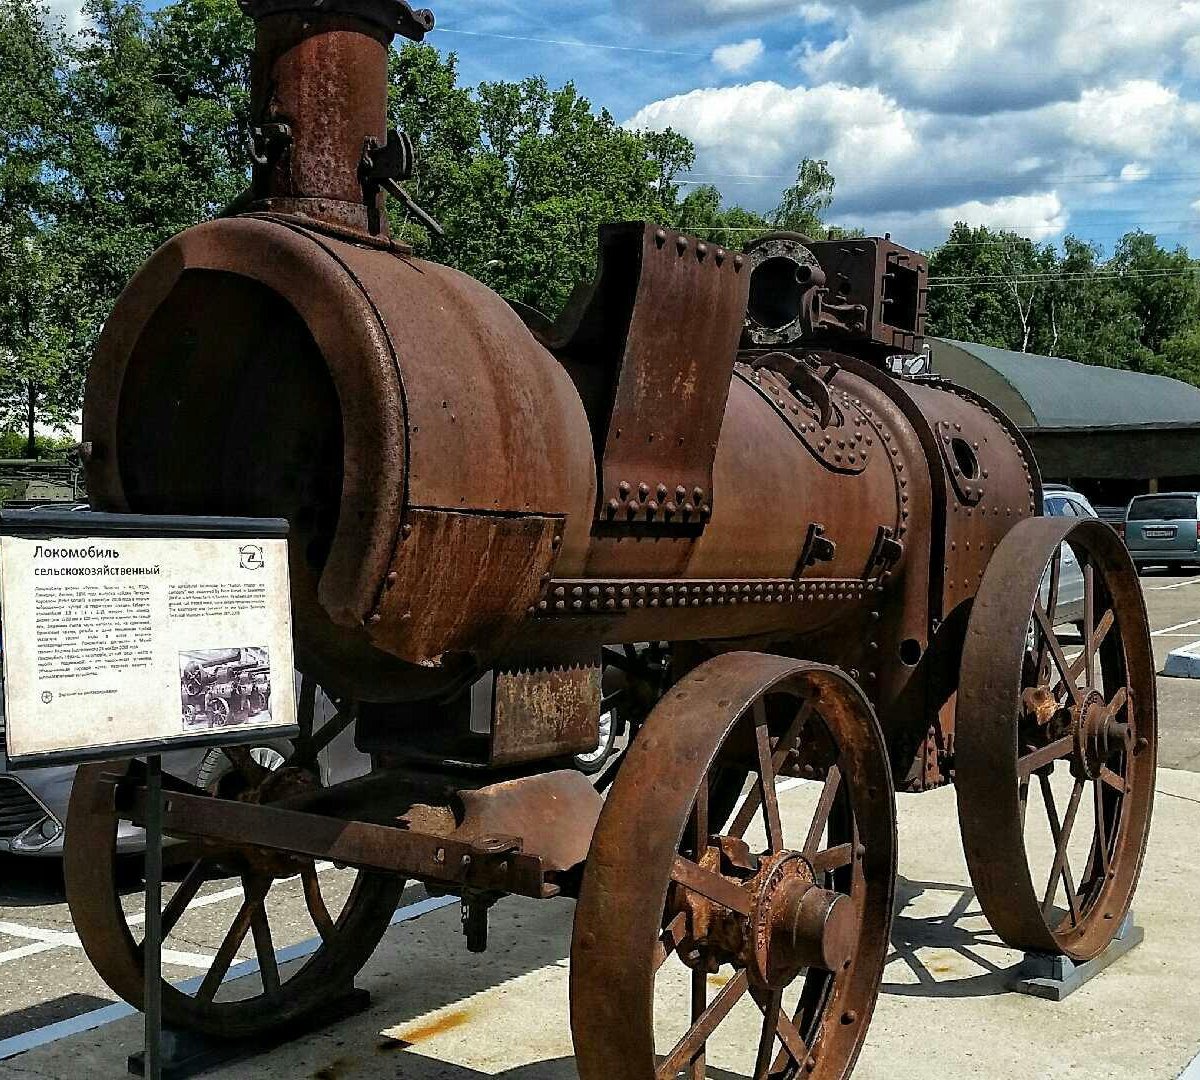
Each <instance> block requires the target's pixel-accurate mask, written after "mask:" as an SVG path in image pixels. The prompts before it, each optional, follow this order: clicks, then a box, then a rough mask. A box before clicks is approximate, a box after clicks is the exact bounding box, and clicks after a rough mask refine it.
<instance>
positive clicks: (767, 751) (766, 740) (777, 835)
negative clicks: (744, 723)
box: [754, 698, 783, 852]
mask: <svg viewBox="0 0 1200 1080" xmlns="http://www.w3.org/2000/svg"><path fill="white" fill-rule="evenodd" d="M754 719H755V727H754V738H755V741H756V742H757V746H758V786H759V788H760V789H761V794H760V797H761V798H762V804H763V817H764V819H765V823H766V830H767V849H768V850H769V851H771V852H778V851H782V850H783V825H782V824H781V823H780V821H779V796H778V795H777V794H776V792H775V770H774V768H773V767H772V761H771V735H770V732H769V731H768V730H767V709H766V702H765V699H763V698H759V699H758V701H756V702H755V703H754Z"/></svg>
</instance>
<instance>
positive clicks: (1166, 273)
mask: <svg viewBox="0 0 1200 1080" xmlns="http://www.w3.org/2000/svg"><path fill="white" fill-rule="evenodd" d="M1195 274H1200V266H1194V267H1190V268H1188V269H1175V270H1118V271H1112V272H1107V271H1103V270H1100V271H1089V272H1086V273H1069V274H1061V273H1060V274H1022V275H1019V276H1015V277H969V276H966V277H940V278H930V279H929V287H930V288H931V289H952V288H956V287H959V286H964V285H1036V284H1038V283H1039V282H1043V281H1119V280H1121V279H1122V278H1169V277H1191V276H1193V275H1195Z"/></svg>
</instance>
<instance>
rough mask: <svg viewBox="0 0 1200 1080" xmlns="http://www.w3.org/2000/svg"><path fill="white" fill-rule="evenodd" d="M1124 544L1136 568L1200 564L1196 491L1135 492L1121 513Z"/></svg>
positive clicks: (1199, 497) (1199, 500)
mask: <svg viewBox="0 0 1200 1080" xmlns="http://www.w3.org/2000/svg"><path fill="white" fill-rule="evenodd" d="M1125 543H1126V544H1127V545H1128V546H1129V553H1130V554H1131V555H1132V556H1133V561H1134V563H1136V564H1137V568H1138V570H1139V571H1141V570H1144V569H1145V568H1146V567H1147V566H1151V565H1158V566H1167V567H1168V568H1169V569H1172V570H1177V569H1179V568H1180V567H1183V566H1188V565H1196V564H1197V563H1200V492H1195V491H1179V492H1171V493H1169V494H1164V495H1139V496H1138V497H1137V498H1136V499H1134V500H1133V501H1132V502H1131V503H1130V504H1129V510H1128V511H1127V512H1126V514H1125Z"/></svg>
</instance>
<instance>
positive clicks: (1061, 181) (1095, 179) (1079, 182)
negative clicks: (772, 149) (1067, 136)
mask: <svg viewBox="0 0 1200 1080" xmlns="http://www.w3.org/2000/svg"><path fill="white" fill-rule="evenodd" d="M1198 179H1200V173H1178V174H1173V175H1163V176H1145V177H1141V178H1139V179H1136V180H1133V179H1130V180H1126V179H1123V178H1122V177H1120V176H1119V175H1118V176H1112V175H1110V174H1102V173H1097V174H1094V175H1093V176H1092V177H1090V178H1089V177H1088V176H1085V175H1081V176H1078V177H1073V176H1070V175H1063V176H1053V175H1051V176H1039V175H1031V174H1024V173H1014V174H1011V175H1007V176H996V175H993V176H943V177H939V181H940V182H941V183H943V184H1012V183H1018V182H1021V181H1025V182H1028V183H1037V184H1055V185H1058V186H1061V187H1076V186H1078V187H1085V186H1088V185H1092V184H1097V185H1106V184H1114V185H1117V184H1119V185H1122V186H1125V185H1133V184H1180V183H1183V182H1184V181H1194V180H1198ZM718 180H720V181H724V182H727V183H733V184H744V185H751V184H757V183H758V182H759V181H760V180H784V181H788V182H791V183H795V181H796V174H795V173H703V174H700V175H698V176H697V175H695V174H693V176H692V177H690V178H689V179H686V180H676V181H675V183H677V184H684V185H687V186H688V187H705V186H708V185H710V184H713V183H714V182H715V181H718Z"/></svg>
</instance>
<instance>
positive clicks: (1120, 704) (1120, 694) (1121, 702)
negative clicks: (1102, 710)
mask: <svg viewBox="0 0 1200 1080" xmlns="http://www.w3.org/2000/svg"><path fill="white" fill-rule="evenodd" d="M1128 703H1129V688H1128V687H1127V686H1122V687H1121V689H1120V690H1118V691H1117V692H1116V693H1115V694H1113V699H1112V701H1110V702H1109V703H1108V715H1109V716H1110V717H1113V718H1115V717H1116V715H1117V713H1119V712H1120V711H1121V710H1122V709H1123V708H1125V706H1126V705H1127V704H1128Z"/></svg>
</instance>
